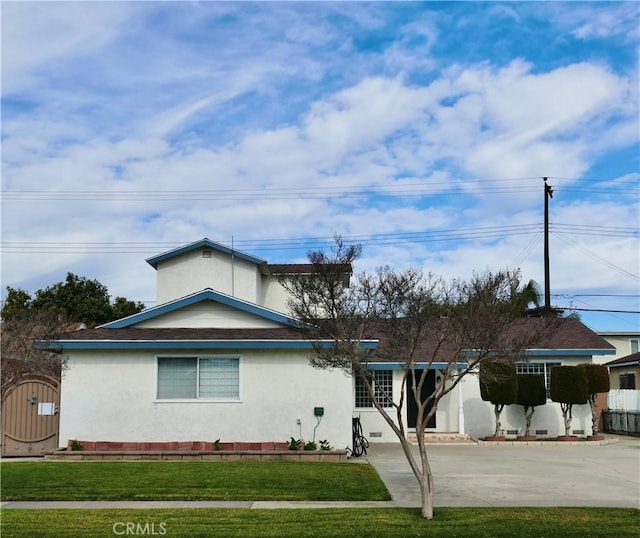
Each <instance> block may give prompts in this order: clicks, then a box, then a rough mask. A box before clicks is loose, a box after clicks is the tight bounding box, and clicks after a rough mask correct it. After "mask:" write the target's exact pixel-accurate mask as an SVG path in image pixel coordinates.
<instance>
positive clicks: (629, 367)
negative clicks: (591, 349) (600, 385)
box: [605, 352, 640, 390]
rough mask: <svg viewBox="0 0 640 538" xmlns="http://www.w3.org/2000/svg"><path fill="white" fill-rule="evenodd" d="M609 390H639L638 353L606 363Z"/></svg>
mask: <svg viewBox="0 0 640 538" xmlns="http://www.w3.org/2000/svg"><path fill="white" fill-rule="evenodd" d="M605 366H608V367H609V376H610V380H611V390H636V389H640V352H636V353H632V354H631V355H627V356H626V357H620V358H619V359H614V360H612V361H609V362H606V363H605Z"/></svg>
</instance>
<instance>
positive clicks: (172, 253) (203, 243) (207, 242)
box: [146, 237, 267, 269]
mask: <svg viewBox="0 0 640 538" xmlns="http://www.w3.org/2000/svg"><path fill="white" fill-rule="evenodd" d="M202 247H207V248H210V249H212V250H217V251H218V252H224V253H225V254H229V255H231V254H233V255H234V256H236V257H238V258H241V259H243V260H246V261H248V262H251V263H255V264H256V265H262V264H265V263H267V261H266V260H264V259H262V258H258V257H257V256H254V255H253V254H249V253H248V252H243V251H241V250H236V249H232V248H229V247H227V246H225V245H223V244H222V243H217V242H216V241H211V239H207V238H206V237H205V238H204V239H200V241H195V242H194V243H190V244H188V245H184V246H182V247H178V248H174V249H173V250H169V251H167V252H163V253H162V254H158V255H157V256H151V258H147V260H146V262H147V263H148V264H149V265H151V266H152V267H153V268H154V269H157V268H158V264H159V263H160V262H163V261H165V260H169V259H171V258H175V257H176V256H180V255H181V254H185V253H186V252H191V251H192V250H196V249H199V248H202Z"/></svg>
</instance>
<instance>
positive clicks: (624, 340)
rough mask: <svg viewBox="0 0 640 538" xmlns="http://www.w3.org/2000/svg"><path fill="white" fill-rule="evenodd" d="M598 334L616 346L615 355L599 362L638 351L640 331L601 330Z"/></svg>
mask: <svg viewBox="0 0 640 538" xmlns="http://www.w3.org/2000/svg"><path fill="white" fill-rule="evenodd" d="M598 334H599V335H600V336H602V338H604V339H605V340H606V341H607V342H609V343H610V344H611V345H612V346H613V347H615V348H616V353H615V355H613V357H607V358H606V359H604V360H602V362H600V364H602V363H604V362H607V361H611V360H615V359H619V358H621V357H626V356H627V355H632V354H634V353H638V352H640V331H628V332H622V331H603V332H598ZM594 362H596V361H595V360H594Z"/></svg>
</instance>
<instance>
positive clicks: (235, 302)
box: [98, 289, 301, 329]
mask: <svg viewBox="0 0 640 538" xmlns="http://www.w3.org/2000/svg"><path fill="white" fill-rule="evenodd" d="M202 301H214V302H217V303H220V304H223V305H226V306H229V307H231V308H236V309H238V310H241V311H243V312H247V313H248V314H253V315H255V316H258V317H261V318H264V319H268V320H270V321H275V322H276V323H281V324H283V325H288V326H301V323H300V322H299V321H297V320H295V319H293V318H291V317H289V316H286V315H284V314H281V313H280V312H276V311H275V310H270V309H269V308H265V307H263V306H260V305H257V304H254V303H250V302H248V301H243V300H242V299H238V298H237V297H232V296H231V295H226V294H225V293H220V292H218V291H214V290H212V289H205V290H202V291H199V292H197V293H194V294H192V295H187V296H186V297H182V298H180V299H176V300H174V301H169V302H168V303H164V304H161V305H158V306H154V307H152V308H148V309H147V310H143V311H142V312H138V313H137V314H132V315H131V316H127V317H126V318H121V319H117V320H115V321H111V322H109V323H105V324H104V325H100V326H99V327H98V328H99V329H122V328H124V327H131V326H132V325H135V324H137V323H140V322H142V321H147V320H149V319H153V318H156V317H158V316H162V315H164V314H168V313H169V312H174V311H176V310H180V309H181V308H185V307H187V306H190V305H193V304H196V303H199V302H202Z"/></svg>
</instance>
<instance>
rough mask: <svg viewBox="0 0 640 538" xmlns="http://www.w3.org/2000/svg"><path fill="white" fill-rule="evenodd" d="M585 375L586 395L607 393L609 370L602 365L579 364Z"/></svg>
mask: <svg viewBox="0 0 640 538" xmlns="http://www.w3.org/2000/svg"><path fill="white" fill-rule="evenodd" d="M579 366H581V367H582V368H584V371H585V373H586V374H587V393H588V394H599V393H601V392H609V390H610V389H611V384H610V382H609V369H608V368H607V367H606V366H604V365H603V364H592V363H587V364H580V365H579Z"/></svg>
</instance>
